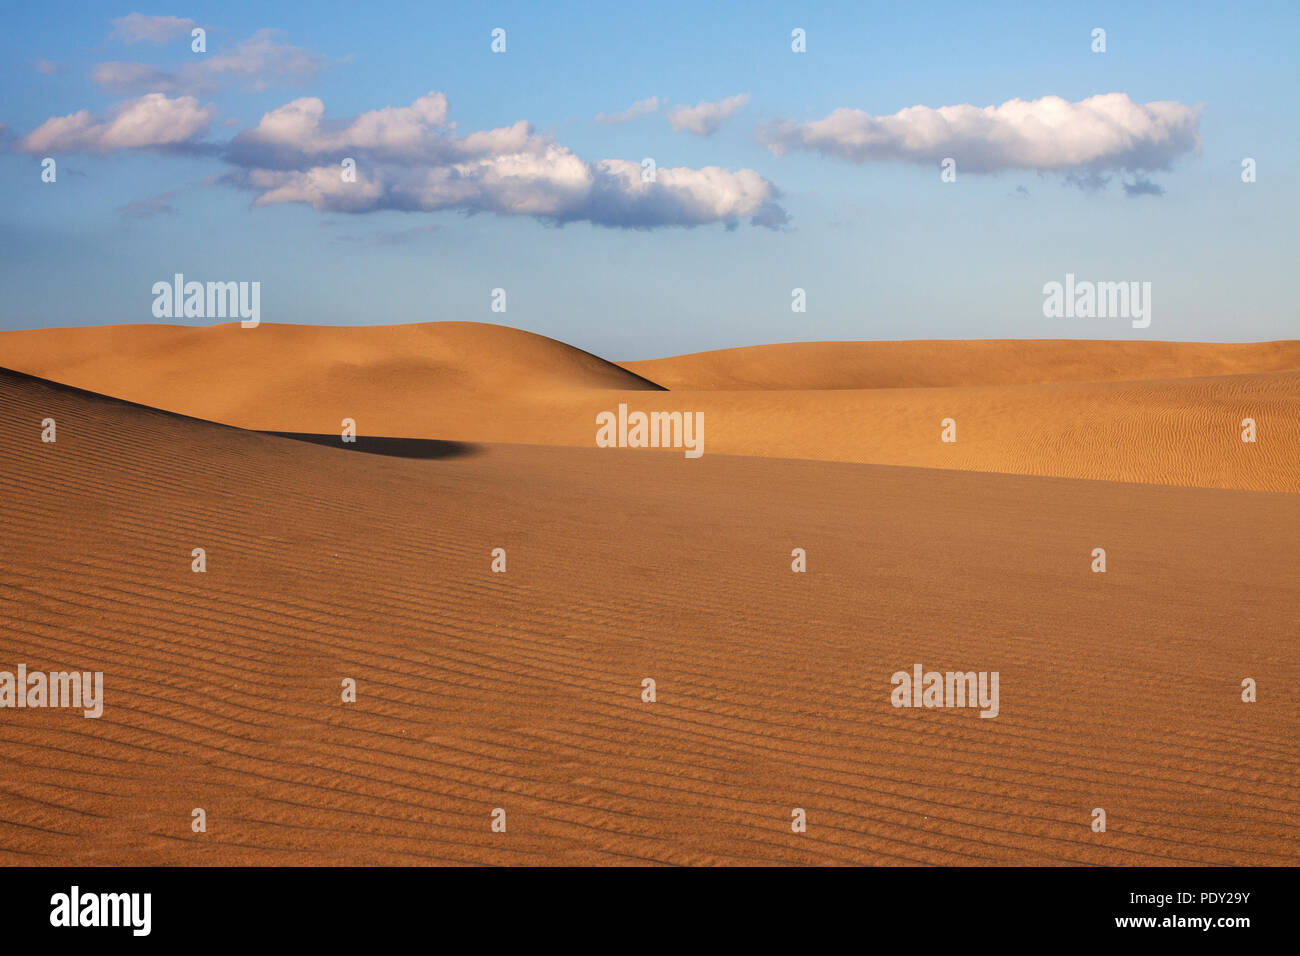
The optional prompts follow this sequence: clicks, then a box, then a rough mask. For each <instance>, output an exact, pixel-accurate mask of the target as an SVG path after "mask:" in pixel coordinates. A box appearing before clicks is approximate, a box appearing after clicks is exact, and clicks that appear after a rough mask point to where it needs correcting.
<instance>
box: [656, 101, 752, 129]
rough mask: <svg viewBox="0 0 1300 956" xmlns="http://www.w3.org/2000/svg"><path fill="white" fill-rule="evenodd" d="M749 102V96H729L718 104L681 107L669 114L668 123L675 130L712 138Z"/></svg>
mask: <svg viewBox="0 0 1300 956" xmlns="http://www.w3.org/2000/svg"><path fill="white" fill-rule="evenodd" d="M748 102H749V94H748V93H742V94H740V95H739V96H728V97H727V98H726V99H725V100H719V101H718V102H716V103H700V104H698V105H697V106H679V107H677V108H676V109H674V110H673V111H672V112H671V113H669V114H668V122H670V123H672V124H673V129H675V130H677V131H678V132H680V131H681V130H686V131H687V132H688V133H694V134H695V135H696V136H712V135H713V134H714V133H716V132H717V131H718V127H720V126H721V125H722V124H723V123H725V122H726V121H727V120H729V119H730V118H731V117H733V116H735V115H736V114H737V113H738V112H740V111H741V110H742V109H744V107H745V104H747V103H748Z"/></svg>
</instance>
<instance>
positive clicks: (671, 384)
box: [619, 339, 1300, 391]
mask: <svg viewBox="0 0 1300 956" xmlns="http://www.w3.org/2000/svg"><path fill="white" fill-rule="evenodd" d="M619 364H621V365H622V366H623V367H624V368H627V369H630V370H632V371H634V372H636V373H637V374H638V375H644V376H645V377H646V378H649V379H652V380H654V381H656V382H658V383H659V384H660V385H663V386H664V387H665V388H671V389H685V390H691V391H699V390H721V391H737V390H746V389H767V390H782V389H792V390H804V391H806V390H812V389H827V388H833V389H854V388H943V387H950V386H968V385H1056V384H1061V383H1066V382H1122V381H1140V380H1148V379H1167V378H1202V377H1205V376H1209V375H1244V374H1253V373H1257V372H1281V371H1290V370H1295V369H1300V341H1287V342H1249V343H1242V344H1225V343H1217V342H1216V343H1206V342H1129V341H1125V342H1106V341H1092V340H1088V339H979V340H973V341H925V340H915V341H909V342H788V343H785V344H782V345H758V346H752V347H749V348H738V349H720V350H718V351H713V352H696V353H694V354H691V355H678V356H675V357H673V358H664V359H652V360H649V361H644V362H621V363H619Z"/></svg>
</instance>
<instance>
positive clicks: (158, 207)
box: [117, 192, 176, 219]
mask: <svg viewBox="0 0 1300 956" xmlns="http://www.w3.org/2000/svg"><path fill="white" fill-rule="evenodd" d="M175 197H176V193H175V192H165V193H159V194H158V195H157V196H151V197H150V198H148V199H134V200H132V201H131V202H129V203H127V204H126V205H125V206H118V207H117V211H118V212H119V213H120V214H122V215H123V216H125V217H126V218H127V219H148V218H149V217H151V216H161V215H171V214H174V213H175V212H176V207H175V206H173V205H172V203H171V201H172V199H174V198H175Z"/></svg>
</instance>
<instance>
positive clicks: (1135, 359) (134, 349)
mask: <svg viewBox="0 0 1300 956" xmlns="http://www.w3.org/2000/svg"><path fill="white" fill-rule="evenodd" d="M1297 348H1300V343H1295V342H1278V343H1262V344H1258V345H1201V344H1177V343H1160V342H1155V343H1131V342H901V343H898V342H878V343H810V344H803V345H800V344H795V345H781V346H771V347H767V348H760V349H736V350H731V351H729V352H725V353H705V354H704V355H701V356H684V357H682V358H680V359H664V360H660V361H659V362H652V363H629V364H630V366H631V367H633V368H634V369H635V370H637V372H644V373H647V374H651V373H652V374H651V378H652V379H654V381H655V382H658V381H659V379H656V378H654V375H660V376H661V377H662V379H663V381H664V382H667V383H670V384H673V385H674V388H673V390H672V391H663V390H661V389H659V387H658V386H657V385H655V384H653V383H652V382H651V381H647V380H646V379H643V378H640V377H638V375H635V374H633V372H629V371H626V370H624V369H623V368H620V367H618V366H615V365H613V364H611V363H608V362H605V361H603V360H602V359H598V358H596V357H595V356H592V355H590V354H588V353H586V352H581V351H579V350H577V349H573V348H571V347H569V346H567V345H563V344H561V343H559V342H556V341H554V340H552V339H547V338H543V337H542V336H538V335H533V334H531V333H527V332H520V331H517V330H514V329H508V328H504V327H502V326H494V325H480V324H476V323H467V322H448V323H433V324H426V325H404V326H387V327H355V328H337V327H317V326H281V325H267V324H263V325H261V326H259V327H258V328H255V329H241V328H239V327H238V326H237V325H224V326H212V327H207V328H185V327H178V326H144V325H142V326H117V327H101V328H84V329H52V330H35V331H26V332H6V333H0V366H6V367H11V368H15V369H17V370H19V371H23V372H27V373H30V374H34V375H38V376H41V377H43V378H49V379H53V380H55V381H59V382H64V383H67V384H70V385H75V386H78V387H81V388H86V389H90V390H91V391H95V392H100V393H103V394H108V395H113V396H116V397H119V398H123V399H129V400H131V401H135V402H139V403H141V404H145V405H150V406H153V407H158V408H166V409H169V410H172V411H176V412H180V413H184V414H187V415H192V416H194V417H198V418H203V419H207V420H211V421H217V422H222V423H225V424H229V425H236V426H239V427H241V428H248V429H258V430H264V431H273V432H293V433H306V434H316V435H325V436H328V435H338V434H339V432H340V427H341V424H342V422H343V420H344V419H347V418H350V419H353V420H354V421H355V422H356V427H357V430H358V432H359V434H361V435H363V436H373V437H383V438H393V439H397V438H415V439H440V440H446V441H456V442H465V443H481V442H488V443H501V442H507V443H519V444H537V445H569V446H575V447H588V448H590V447H593V446H594V444H595V436H596V416H597V415H598V414H599V413H601V412H603V411H612V410H614V409H616V408H617V407H618V405H619V404H620V403H626V404H627V405H628V407H629V409H630V410H634V411H635V410H640V411H647V412H649V411H682V412H691V411H699V412H703V413H704V421H705V446H704V448H705V455H706V456H707V455H711V454H730V455H755V456H761V457H769V458H805V459H818V460H827V461H848V462H868V463H877V464H890V465H911V466H919V467H927V468H958V469H964V470H971V471H993V472H1009V473H1015V474H1033V475H1051V476H1059V477H1074V478H1094V479H1103V480H1115V481H1140V482H1148V483H1153V484H1174V485H1188V486H1199V487H1215V488H1241V489H1252V490H1268V491H1290V492H1300V370H1295V369H1296V367H1297V365H1300V363H1298V362H1297V361H1296V354H1295V353H1296V351H1297ZM759 359H761V361H759ZM727 362H733V363H735V368H734V369H733V371H731V372H726V368H727V367H728V366H727ZM664 363H667V364H664ZM674 363H680V365H681V368H680V369H677V370H676V371H675V370H674V369H675V368H676V366H675V365H674ZM696 363H705V372H704V373H700V374H701V375H703V377H699V376H698V375H697V374H696V372H697V371H698V370H697V369H696V368H695V364H696ZM1288 368H1290V369H1291V370H1287V369H1288ZM724 372H726V374H724ZM706 373H707V374H706ZM1175 373H1177V374H1175ZM1134 376H1136V377H1134ZM1162 376H1169V377H1162ZM1110 379H1114V380H1110ZM1039 380H1046V383H1040V384H1028V382H1038V381H1039ZM808 383H814V384H813V385H809V384H808ZM890 383H892V384H890ZM926 383H939V384H926ZM981 383H982V384H981ZM851 385H852V386H855V387H849V386H851ZM804 386H807V387H804ZM856 386H869V387H856ZM886 386H888V387H886ZM946 418H952V419H954V420H955V421H956V423H957V442H956V443H944V442H941V441H940V436H941V431H942V425H941V423H942V422H943V420H944V419H946ZM1246 418H1250V419H1253V420H1254V421H1255V423H1256V426H1257V439H1258V440H1257V441H1256V442H1254V443H1246V442H1243V441H1242V440H1241V431H1242V428H1241V422H1242V421H1243V419H1246Z"/></svg>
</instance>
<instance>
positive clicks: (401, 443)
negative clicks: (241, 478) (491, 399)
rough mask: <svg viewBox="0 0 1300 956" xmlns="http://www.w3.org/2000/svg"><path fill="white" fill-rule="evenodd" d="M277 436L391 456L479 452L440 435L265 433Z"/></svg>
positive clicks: (427, 455) (442, 455)
mask: <svg viewBox="0 0 1300 956" xmlns="http://www.w3.org/2000/svg"><path fill="white" fill-rule="evenodd" d="M262 434H263V435H275V436H276V437H277V438H290V439H292V440H293V441H305V442H310V443H311V444H313V445H325V446H327V447H329V448H341V449H343V450H344V451H353V452H361V453H362V454H363V455H387V456H388V457H390V458H465V457H467V456H469V455H474V454H477V453H478V448H477V446H475V445H472V444H470V443H468V442H463V441H442V440H441V439H437V438H379V437H376V436H373V435H358V436H357V440H356V441H355V442H345V441H343V439H342V437H341V436H339V435H313V434H311V433H310V432H262Z"/></svg>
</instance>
